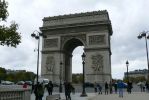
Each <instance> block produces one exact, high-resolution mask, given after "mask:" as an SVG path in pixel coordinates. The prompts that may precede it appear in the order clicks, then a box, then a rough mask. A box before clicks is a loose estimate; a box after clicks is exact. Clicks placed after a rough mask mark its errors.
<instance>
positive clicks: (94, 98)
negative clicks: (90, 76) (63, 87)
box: [31, 92, 149, 100]
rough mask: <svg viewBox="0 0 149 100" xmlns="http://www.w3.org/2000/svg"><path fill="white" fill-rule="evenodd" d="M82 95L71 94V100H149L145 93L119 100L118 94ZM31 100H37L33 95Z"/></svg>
mask: <svg viewBox="0 0 149 100" xmlns="http://www.w3.org/2000/svg"><path fill="white" fill-rule="evenodd" d="M54 94H57V93H54ZM80 94H81V93H76V94H71V98H72V99H71V100H149V93H145V92H144V93H141V92H133V93H132V94H128V93H127V92H125V93H124V97H123V98H119V96H118V94H109V95H105V94H102V95H98V94H97V93H96V94H95V93H87V95H88V96H87V97H80ZM47 95H48V94H47V93H45V94H44V97H43V100H46V96H47ZM31 100H35V98H34V95H33V94H32V98H31ZM61 100H65V95H64V93H61Z"/></svg>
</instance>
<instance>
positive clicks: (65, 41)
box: [40, 10, 112, 83]
mask: <svg viewBox="0 0 149 100" xmlns="http://www.w3.org/2000/svg"><path fill="white" fill-rule="evenodd" d="M40 30H41V31H42V33H43V34H44V35H46V36H47V38H46V39H43V41H42V44H43V47H42V63H41V75H42V77H45V78H49V79H50V80H52V81H53V82H57V83H59V82H60V78H61V79H62V81H71V80H72V79H71V78H72V77H71V75H72V52H73V50H74V49H75V48H76V47H77V46H84V51H85V54H86V58H85V62H86V63H85V81H86V82H101V83H103V82H105V81H110V80H111V48H110V36H111V35H112V27H111V22H110V19H109V15H108V12H107V11H106V10H104V11H94V12H87V13H77V14H70V15H63V16H54V17H45V18H44V19H43V27H41V28H40ZM80 56H81V55H80ZM60 62H62V65H60Z"/></svg>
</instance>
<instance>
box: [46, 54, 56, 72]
mask: <svg viewBox="0 0 149 100" xmlns="http://www.w3.org/2000/svg"><path fill="white" fill-rule="evenodd" d="M45 66H46V69H47V72H53V68H54V66H55V59H54V57H53V56H48V57H47V60H46V65H45Z"/></svg>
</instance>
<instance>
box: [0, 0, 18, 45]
mask: <svg viewBox="0 0 149 100" xmlns="http://www.w3.org/2000/svg"><path fill="white" fill-rule="evenodd" d="M7 8H8V3H7V2H6V1H5V0H3V1H1V0H0V22H1V21H6V19H7V17H8V15H9V14H8V11H7ZM17 29H18V24H16V23H15V22H12V23H11V25H10V26H9V27H7V26H5V25H0V45H3V46H4V45H7V46H11V47H16V46H17V45H18V44H19V43H21V35H20V33H18V32H17Z"/></svg>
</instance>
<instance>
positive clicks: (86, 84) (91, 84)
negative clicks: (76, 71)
mask: <svg viewBox="0 0 149 100" xmlns="http://www.w3.org/2000/svg"><path fill="white" fill-rule="evenodd" d="M85 87H94V84H93V83H90V82H86V83H85Z"/></svg>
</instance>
